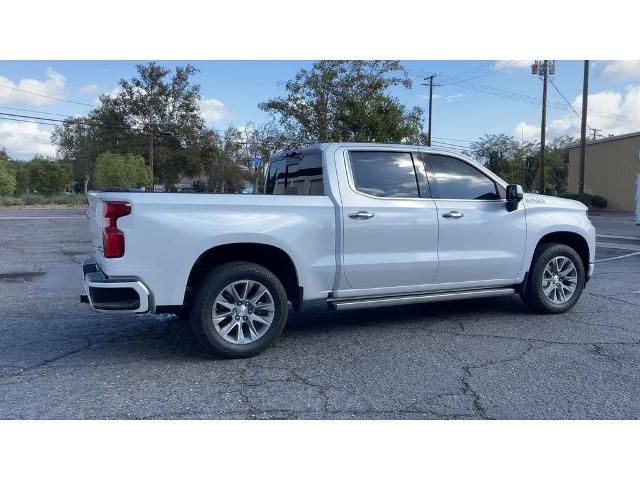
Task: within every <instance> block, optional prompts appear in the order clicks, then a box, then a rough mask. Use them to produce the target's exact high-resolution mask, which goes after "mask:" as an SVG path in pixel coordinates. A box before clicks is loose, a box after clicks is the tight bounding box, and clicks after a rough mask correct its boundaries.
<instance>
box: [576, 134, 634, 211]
mask: <svg viewBox="0 0 640 480" xmlns="http://www.w3.org/2000/svg"><path fill="white" fill-rule="evenodd" d="M585 164H586V165H585V174H584V191H585V193H591V194H593V195H600V196H601V197H604V198H606V199H607V201H608V206H607V210H611V211H614V212H635V211H636V204H637V203H636V202H637V200H636V192H637V191H638V188H639V187H638V175H640V132H635V133H629V134H626V135H618V136H616V137H608V138H603V139H602V140H595V141H592V142H589V143H587V156H586V160H585ZM579 168H580V144H577V145H576V146H574V147H572V148H571V149H569V173H568V179H567V181H568V189H569V191H570V192H574V193H576V192H577V191H578V176H579V174H580V170H579Z"/></svg>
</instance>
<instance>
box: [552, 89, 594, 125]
mask: <svg viewBox="0 0 640 480" xmlns="http://www.w3.org/2000/svg"><path fill="white" fill-rule="evenodd" d="M549 82H551V86H552V87H553V88H554V89H555V90H556V92H558V94H559V95H560V96H561V97H562V99H563V100H564V101H565V102H567V105H569V106H570V107H571V110H573V113H575V114H576V117H578V118H579V119H580V120H582V116H581V115H580V114H579V113H578V112H577V111H576V109H575V108H573V105H571V102H569V100H567V98H566V97H565V96H564V95H563V94H562V92H561V91H560V89H559V88H558V86H557V85H556V82H554V81H553V80H552V79H549ZM587 128H588V129H589V130H591V127H590V126H589V124H588V123H587Z"/></svg>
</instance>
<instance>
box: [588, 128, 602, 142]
mask: <svg viewBox="0 0 640 480" xmlns="http://www.w3.org/2000/svg"><path fill="white" fill-rule="evenodd" d="M589 130H591V131H592V132H593V139H594V140H595V139H596V137H597V136H598V132H601V131H602V129H601V128H590V129H589Z"/></svg>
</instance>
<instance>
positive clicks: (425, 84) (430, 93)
mask: <svg viewBox="0 0 640 480" xmlns="http://www.w3.org/2000/svg"><path fill="white" fill-rule="evenodd" d="M435 77H436V74H435V73H433V74H431V75H429V76H428V77H425V78H424V79H425V80H429V83H423V84H422V85H424V86H428V87H429V122H428V130H427V146H428V147H430V146H431V110H432V104H433V87H434V86H436V87H437V85H434V84H433V79H434V78H435Z"/></svg>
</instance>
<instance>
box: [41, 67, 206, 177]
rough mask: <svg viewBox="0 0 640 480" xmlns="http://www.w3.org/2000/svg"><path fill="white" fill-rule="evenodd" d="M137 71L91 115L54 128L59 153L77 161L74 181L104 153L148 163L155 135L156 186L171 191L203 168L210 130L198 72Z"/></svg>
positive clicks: (191, 69)
mask: <svg viewBox="0 0 640 480" xmlns="http://www.w3.org/2000/svg"><path fill="white" fill-rule="evenodd" d="M136 69H137V75H136V76H134V77H133V78H131V79H129V80H126V79H122V80H120V82H119V87H120V88H119V92H118V93H117V94H116V95H112V96H109V95H102V96H101V97H100V106H99V107H97V108H96V109H94V110H92V111H91V112H90V113H89V115H87V116H86V117H79V118H77V117H72V118H69V119H67V121H66V122H64V123H63V124H62V125H60V126H59V127H56V129H55V130H54V133H53V136H52V139H53V142H54V143H55V144H56V145H58V148H59V153H60V155H61V156H62V157H64V158H70V159H73V160H74V176H75V178H76V179H84V178H86V176H87V175H89V174H90V172H91V171H93V170H94V165H95V162H96V159H97V157H98V156H99V155H100V154H101V153H104V152H112V153H119V154H122V155H126V154H130V153H131V154H137V155H143V156H144V157H145V158H146V159H147V163H149V152H150V142H151V138H152V137H153V146H154V166H153V168H154V175H155V178H156V179H157V182H158V183H163V184H164V185H166V186H167V187H169V188H172V187H173V186H174V185H175V184H176V183H177V182H178V180H179V178H180V176H181V175H194V174H196V173H198V172H199V171H201V170H202V169H203V165H202V164H200V163H198V161H199V160H200V159H201V155H199V154H198V152H197V148H198V147H199V145H200V142H199V137H200V136H201V135H202V134H204V133H206V129H205V123H204V119H203V118H202V116H201V114H200V100H201V97H200V85H198V84H194V83H193V81H192V80H193V76H194V75H195V74H196V73H197V69H196V68H194V67H192V66H191V65H186V66H178V67H176V68H175V71H173V72H172V71H171V70H169V69H166V68H164V67H162V66H161V65H158V64H157V63H153V62H151V63H148V64H141V65H137V67H136Z"/></svg>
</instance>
